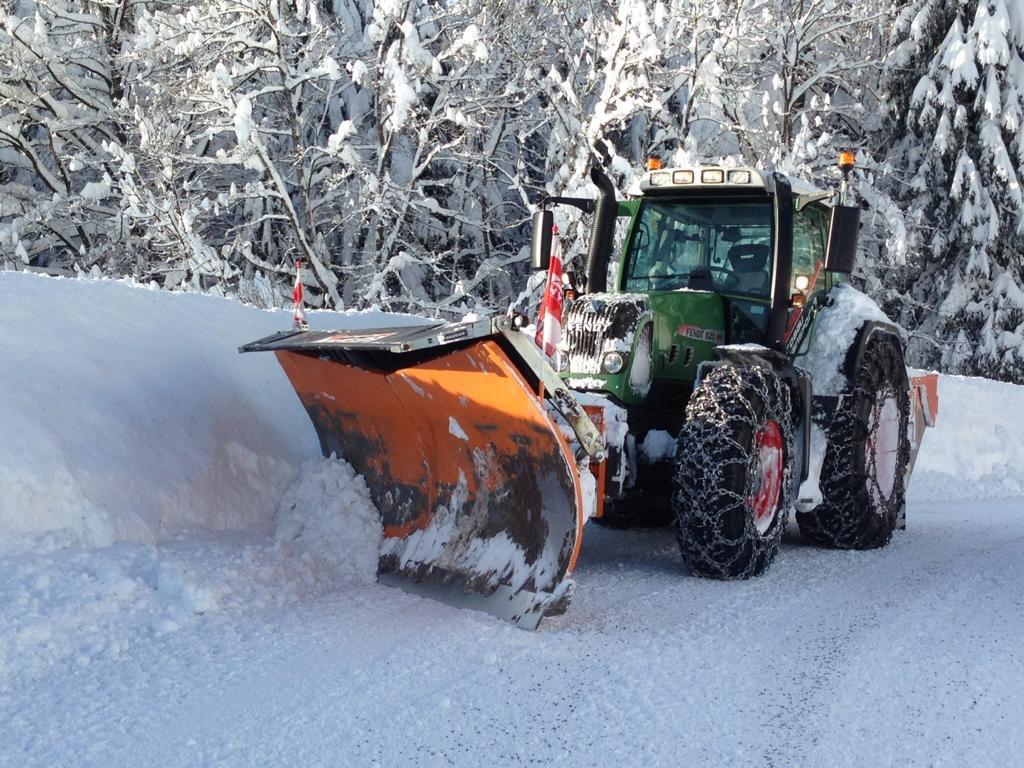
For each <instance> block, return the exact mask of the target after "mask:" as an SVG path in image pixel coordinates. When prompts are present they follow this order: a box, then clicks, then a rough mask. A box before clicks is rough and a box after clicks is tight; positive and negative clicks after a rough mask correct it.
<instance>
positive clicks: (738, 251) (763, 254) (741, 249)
mask: <svg viewBox="0 0 1024 768" xmlns="http://www.w3.org/2000/svg"><path fill="white" fill-rule="evenodd" d="M770 255H771V248H770V247H769V246H767V245H762V244H760V243H739V244H738V245H734V246H733V247H732V248H730V249H729V254H728V257H727V258H728V259H729V269H731V270H732V272H733V274H734V275H735V277H736V289H737V290H739V291H742V292H743V293H754V294H758V295H761V296H767V295H768V291H769V289H770V288H771V285H770V280H769V275H768V269H767V268H766V266H767V264H768V257H769V256H770Z"/></svg>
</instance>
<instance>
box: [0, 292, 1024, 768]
mask: <svg viewBox="0 0 1024 768" xmlns="http://www.w3.org/2000/svg"><path fill="white" fill-rule="evenodd" d="M288 320H289V318H288V315H287V314H285V313H266V312H260V311H257V310H254V309H250V308H246V307H242V306H239V305H237V304H234V303H232V302H229V301H226V300H220V299H215V298H210V297H204V296H198V295H170V294H165V293H159V292H153V291H149V290H146V289H143V288H133V287H130V286H126V285H124V284H120V283H112V282H87V281H63V280H52V279H48V278H41V277H35V276H29V275H23V274H11V273H0V723H2V724H3V725H2V727H0V766H8V765H9V766H17V767H18V768H24V767H25V766H104V767H106V766H121V765H123V766H148V765H154V766H156V765H159V766H178V765H181V766H194V765H225V766H234V765H238V766H250V765H263V766H278V765H282V766H284V765H286V766H296V765H317V766H319V765H331V766H349V765H351V766H369V765H382V766H392V765H426V766H433V765H438V766H441V765H466V766H477V765H482V764H486V765H516V764H528V763H535V764H552V765H554V764H557V765H580V766H584V765H586V766H590V765H608V764H616V763H617V764H621V765H624V766H632V765H644V766H654V765H686V764H696V765H755V766H762V765H777V766H790V765H866V766H878V765H972V766H979V765H993V766H995V765H1011V764H1017V763H1020V762H1021V761H1024V731H1022V730H1021V729H1020V723H1021V722H1024V697H1022V696H1021V695H1020V691H1021V690H1022V689H1024V651H1022V641H1021V638H1022V637H1024V569H1022V568H1021V567H1020V564H1021V562H1022V561H1024V434H1022V430H1021V426H1024V418H1022V416H1021V414H1022V413H1024V388H1021V387H1014V386H1011V385H1005V384H998V383H994V382H987V381H981V380H974V379H962V378H954V377H943V378H942V380H941V383H940V397H941V398H942V404H941V408H942V412H941V415H940V426H939V428H938V429H936V430H933V431H930V432H929V433H928V434H927V435H926V437H925V445H924V449H923V453H922V455H921V457H920V460H919V463H918V474H917V475H916V476H915V479H914V481H913V483H912V486H911V502H910V505H909V511H908V517H909V528H908V530H907V531H906V532H904V533H901V534H898V535H897V537H896V538H895V540H894V542H893V544H892V545H891V546H890V547H888V548H886V549H884V550H881V551H876V552H864V553H852V552H831V551H822V550H817V549H813V548H809V547H805V546H803V545H802V544H801V543H800V542H799V538H798V537H797V536H795V535H791V536H789V537H787V540H786V541H785V542H784V546H783V551H782V552H781V553H780V557H779V559H778V561H777V562H776V564H775V565H774V567H773V568H772V569H771V571H769V573H768V574H767V575H766V576H764V577H763V578H759V579H756V580H753V581H750V582H744V583H719V582H709V581H704V580H699V579H694V578H690V577H689V576H688V575H687V573H686V571H685V568H684V567H683V565H682V563H681V561H680V558H679V556H678V552H677V550H676V547H675V543H674V541H673V539H672V536H671V534H670V533H668V532H664V531H632V532H622V531H608V530H603V529H600V528H596V527H593V526H591V527H589V528H588V530H587V534H586V541H585V543H584V550H583V555H582V557H581V564H580V566H579V568H578V570H577V572H576V576H577V584H578V587H577V590H576V597H575V600H574V602H573V604H572V606H571V608H570V610H569V612H568V613H567V614H566V615H565V616H563V617H559V618H557V619H555V620H549V621H548V622H546V623H545V624H544V625H542V628H541V629H540V630H539V631H538V632H533V633H531V632H526V631H522V630H518V629H515V628H513V627H511V626H508V625H506V624H503V623H502V622H500V621H498V620H496V619H493V618H491V617H490V616H487V615H483V614H479V613H474V612H471V611H465V610H457V609H455V608H451V607H449V606H446V605H442V604H439V603H435V602H432V601H429V600H424V599H421V598H417V597H413V596H411V595H408V594H406V593H403V592H401V591H399V590H394V589H388V588H386V587H382V586H378V585H376V584H374V583H372V570H373V569H372V558H369V559H368V558H367V555H366V553H367V550H368V549H372V547H374V546H375V545H376V544H375V542H376V540H377V539H378V538H379V535H380V532H379V528H377V527H375V524H376V521H375V520H374V517H373V514H372V510H371V509H370V506H369V502H368V497H367V494H366V490H365V487H364V486H363V485H362V483H361V481H360V480H359V479H358V478H357V477H355V476H354V475H353V474H352V472H351V469H350V468H349V467H348V466H347V465H346V464H344V462H338V461H334V462H332V461H324V460H321V459H319V457H318V449H317V445H316V440H315V436H314V435H313V432H312V428H311V427H309V426H308V422H307V420H306V417H305V414H304V412H303V411H302V409H301V407H300V406H299V405H298V403H297V401H296V400H295V397H294V394H293V393H292V392H291V389H290V387H289V386H288V384H287V382H286V380H285V379H284V376H283V374H281V373H279V371H278V370H277V365H276V362H275V361H274V359H273V357H272V356H271V355H258V354H257V355H244V356H240V355H238V354H237V353H236V347H237V346H238V345H239V344H241V343H243V342H245V341H250V340H252V339H254V338H256V337H258V336H261V335H264V334H266V333H268V332H270V331H272V330H275V329H278V328H281V327H285V326H287V324H288ZM376 321H379V318H375V317H373V316H362V315H357V316H324V315H314V317H313V322H314V324H315V325H321V326H328V325H341V324H345V325H350V326H351V325H368V324H372V323H374V322H376ZM296 480H297V482H296Z"/></svg>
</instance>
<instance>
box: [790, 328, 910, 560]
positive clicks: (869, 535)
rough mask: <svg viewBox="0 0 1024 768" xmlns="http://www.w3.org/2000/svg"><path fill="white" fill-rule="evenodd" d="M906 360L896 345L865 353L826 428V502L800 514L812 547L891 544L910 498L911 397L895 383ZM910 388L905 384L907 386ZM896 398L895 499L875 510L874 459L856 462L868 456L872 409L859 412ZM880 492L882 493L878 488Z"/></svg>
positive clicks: (823, 488)
mask: <svg viewBox="0 0 1024 768" xmlns="http://www.w3.org/2000/svg"><path fill="white" fill-rule="evenodd" d="M896 366H903V356H902V354H901V352H900V350H899V348H898V347H897V346H896V345H894V344H893V343H892V342H874V343H872V344H870V346H869V347H868V349H867V350H866V353H865V356H864V359H863V362H862V365H861V367H860V370H858V371H856V372H855V374H854V375H855V381H854V382H853V383H852V384H848V385H847V390H846V393H844V396H843V397H842V399H841V401H840V405H839V406H838V407H837V409H836V412H835V414H834V416H833V417H832V419H831V421H830V422H829V423H828V424H827V425H825V429H824V432H825V437H826V440H827V448H826V451H825V460H824V462H823V463H822V467H821V479H820V481H819V484H820V487H821V493H822V499H823V500H822V502H821V504H819V505H818V507H817V508H816V509H814V510H812V511H810V512H805V513H798V514H797V522H798V523H799V524H800V533H801V535H802V536H803V537H804V539H806V540H807V541H808V542H810V543H812V544H816V545H818V546H826V547H834V548H837V549H875V548H877V547H883V546H885V545H886V544H888V543H889V540H890V539H891V538H892V534H893V530H894V528H895V524H896V519H897V517H898V516H899V512H900V509H902V507H903V503H904V497H905V495H906V468H907V464H908V463H909V461H910V440H909V438H908V437H907V419H908V418H909V411H910V404H909V392H908V391H907V390H906V388H905V387H902V386H900V385H898V384H897V382H896V381H894V380H893V379H894V376H897V375H898V370H897V369H896V368H895V367H896ZM904 383H905V382H904ZM880 391H881V392H883V393H887V394H891V395H893V396H894V397H895V398H896V401H897V403H898V404H899V411H900V423H899V446H898V449H897V450H898V456H897V460H896V478H895V481H894V485H893V490H892V494H891V496H890V497H889V500H888V503H886V504H885V505H884V506H883V507H882V508H881V509H877V510H876V509H874V504H873V502H872V500H871V494H870V491H869V490H868V483H869V482H870V483H874V484H875V485H876V487H877V485H878V481H877V472H876V470H877V465H876V463H875V456H874V455H872V456H871V458H870V460H868V459H865V463H864V471H863V472H861V471H859V470H858V467H857V464H858V462H857V461H856V457H857V454H858V452H859V453H861V454H863V452H864V440H865V439H866V438H867V437H868V433H869V430H870V419H871V407H869V408H868V409H867V413H866V414H861V413H859V412H858V411H859V408H858V405H859V404H862V403H863V402H864V401H865V400H867V402H868V403H870V404H871V406H872V407H873V404H874V403H875V401H876V397H877V394H878V392H880ZM879 490H880V489H879Z"/></svg>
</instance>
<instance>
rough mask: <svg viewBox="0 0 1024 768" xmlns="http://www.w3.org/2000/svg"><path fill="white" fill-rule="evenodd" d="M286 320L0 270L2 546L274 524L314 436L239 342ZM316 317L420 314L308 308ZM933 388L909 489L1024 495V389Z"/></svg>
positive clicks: (266, 359) (276, 376)
mask: <svg viewBox="0 0 1024 768" xmlns="http://www.w3.org/2000/svg"><path fill="white" fill-rule="evenodd" d="M289 321H290V317H289V314H288V313H286V312H281V311H276V312H273V311H263V310H258V309H254V308H252V307H247V306H243V305H241V304H239V303H237V302H235V301H231V300H228V299H221V298H216V297H211V296H203V295H197V294H173V293H166V292H161V291H156V290H150V289H148V288H144V287H137V286H132V285H128V284H126V283H123V282H117V281H91V280H60V279H53V278H46V277H40V276H36V275H28V274H22V273H10V272H8V273H0V361H2V364H0V544H3V543H4V542H10V541H11V540H12V539H14V538H17V537H18V536H21V535H39V534H44V533H54V532H61V537H62V539H63V540H65V541H70V542H73V543H77V544H80V545H84V546H87V547H95V546H104V545H109V544H111V543H113V542H115V541H125V540H127V541H135V542H141V543H154V542H158V541H162V540H165V539H167V538H168V537H170V536H171V535H173V534H176V533H180V532H183V531H189V530H193V529H206V530H230V529H233V530H243V529H259V530H263V531H265V532H270V531H271V530H272V527H273V520H274V515H275V513H276V512H277V510H278V506H279V504H280V502H281V501H282V498H283V497H284V496H285V493H286V491H287V489H288V488H289V486H290V485H291V483H292V482H293V481H294V480H295V478H296V477H297V475H298V473H299V468H300V466H301V465H302V463H303V462H304V461H307V460H309V459H314V458H318V457H319V449H318V445H317V441H316V436H315V434H314V431H313V429H312V427H311V425H310V423H309V420H308V418H307V416H306V413H305V411H304V410H303V408H302V407H301V405H300V404H299V402H298V399H297V398H296V396H295V394H294V392H293V391H292V389H291V386H290V385H289V384H288V381H287V379H286V378H285V376H284V374H283V373H282V372H281V370H280V368H279V366H278V364H277V362H276V360H275V359H274V356H273V355H271V354H247V355H240V354H238V352H237V348H238V346H239V345H240V344H242V343H245V342H247V341H251V340H253V339H256V338H259V337H261V336H264V335H267V334H269V333H272V332H274V331H276V330H280V329H282V328H287V327H288V325H289ZM312 322H313V325H314V326H315V327H321V328H326V327H348V328H355V327H369V326H373V325H380V324H394V323H396V322H397V323H415V322H417V320H416V319H415V318H411V317H396V316H394V315H391V316H388V317H383V316H382V315H381V314H380V313H352V314H344V313H341V314H339V313H313V314H312ZM939 394H940V416H939V426H938V428H937V429H934V430H929V432H928V433H927V434H926V436H925V442H924V446H923V448H922V451H921V456H920V459H919V461H918V469H917V473H916V474H915V477H914V480H913V482H912V484H911V488H910V495H911V497H912V498H915V497H917V498H951V497H952V498H957V497H960V498H965V497H973V496H978V495H986V496H1016V495H1019V494H1021V493H1024V434H1022V432H1021V431H1020V430H1018V429H1015V428H1014V425H1015V424H1017V423H1019V418H1017V417H1016V416H1015V414H1019V413H1022V412H1024V387H1018V386H1013V385H1010V384H1001V383H998V382H992V381H986V380H981V379H970V378H961V377H950V376H945V377H942V379H941V382H940V393H939ZM311 471H313V470H311ZM348 472H349V473H350V474H349V475H345V476H344V477H340V476H339V477H334V478H324V477H321V478H320V482H322V483H330V482H334V483H335V484H336V485H335V487H333V489H332V490H331V493H330V494H328V495H333V496H341V497H344V496H345V494H346V493H347V490H346V489H347V488H348V487H349V486H350V485H351V484H352V483H354V482H356V480H355V478H354V475H351V470H350V469H349V470H348ZM296 493H300V491H296ZM307 495H308V493H307ZM307 506H309V505H307ZM328 517H329V514H328ZM320 522H322V523H324V524H328V520H327V518H322V519H321V520H320ZM288 525H289V526H291V527H290V528H288V531H290V533H289V532H286V533H281V531H279V535H284V536H286V537H287V536H289V535H292V536H295V537H301V536H302V535H303V534H302V530H303V529H302V525H303V522H302V521H301V520H300V519H298V518H294V519H292V520H291V522H290V523H288ZM322 533H323V531H320V533H318V535H321V534H322ZM325 553H326V549H324V550H323V551H321V555H323V556H326V555H325Z"/></svg>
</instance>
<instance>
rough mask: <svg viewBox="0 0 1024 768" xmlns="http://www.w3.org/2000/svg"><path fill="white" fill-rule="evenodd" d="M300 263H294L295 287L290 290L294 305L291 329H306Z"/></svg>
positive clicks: (307, 325) (299, 261) (298, 261)
mask: <svg viewBox="0 0 1024 768" xmlns="http://www.w3.org/2000/svg"><path fill="white" fill-rule="evenodd" d="M302 296H303V294H302V261H301V260H297V261H296V262H295V287H294V288H292V303H294V304H295V314H294V315H293V317H292V328H308V327H309V324H308V323H307V322H306V309H305V307H304V306H303V300H302Z"/></svg>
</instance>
